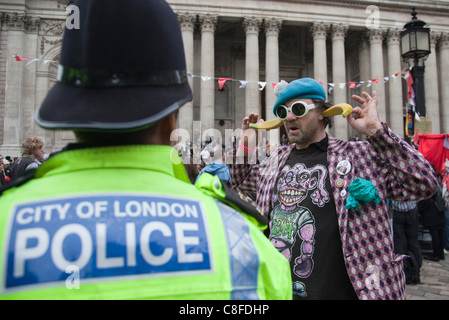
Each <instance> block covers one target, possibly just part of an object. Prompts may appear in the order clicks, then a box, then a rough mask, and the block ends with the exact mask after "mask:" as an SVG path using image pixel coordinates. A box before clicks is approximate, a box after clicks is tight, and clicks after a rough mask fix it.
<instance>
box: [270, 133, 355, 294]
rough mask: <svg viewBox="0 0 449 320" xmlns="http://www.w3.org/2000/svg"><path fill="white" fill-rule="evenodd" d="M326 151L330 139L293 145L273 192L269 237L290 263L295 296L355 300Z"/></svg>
mask: <svg viewBox="0 0 449 320" xmlns="http://www.w3.org/2000/svg"><path fill="white" fill-rule="evenodd" d="M326 151H327V137H326V138H325V139H323V140H322V141H320V142H319V143H314V144H312V145H310V146H309V147H308V148H307V149H301V150H298V149H294V150H293V151H292V153H291V155H290V157H289V159H288V160H287V162H286V164H285V166H284V168H283V169H282V171H281V173H280V174H279V177H278V180H277V182H276V185H275V189H274V192H273V200H272V203H271V205H272V210H271V212H270V240H271V242H272V243H273V244H274V246H275V247H276V248H277V249H278V250H279V251H280V252H281V253H282V254H283V255H284V256H285V257H286V258H287V259H288V260H289V261H290V267H291V271H292V279H293V298H294V299H315V300H316V299H332V300H337V299H345V300H347V299H357V297H356V294H355V292H354V289H353V287H352V285H351V283H350V281H349V277H348V274H347V271H346V268H345V265H344V259H343V253H342V243H341V239H340V233H339V231H338V222H337V215H336V211H335V203H334V198H333V196H332V191H331V186H330V180H329V174H328V170H327V152H326Z"/></svg>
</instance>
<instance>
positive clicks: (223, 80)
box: [218, 78, 232, 90]
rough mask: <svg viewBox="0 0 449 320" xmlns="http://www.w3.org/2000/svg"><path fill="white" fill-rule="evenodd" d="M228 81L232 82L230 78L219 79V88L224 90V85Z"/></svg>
mask: <svg viewBox="0 0 449 320" xmlns="http://www.w3.org/2000/svg"><path fill="white" fill-rule="evenodd" d="M228 80H232V79H230V78H218V88H220V90H221V89H223V85H224V84H225V82H226V81H228Z"/></svg>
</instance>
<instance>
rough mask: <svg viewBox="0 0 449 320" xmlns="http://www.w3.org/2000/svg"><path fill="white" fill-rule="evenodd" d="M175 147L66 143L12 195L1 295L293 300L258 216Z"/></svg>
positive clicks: (4, 199) (2, 201) (5, 202)
mask: <svg viewBox="0 0 449 320" xmlns="http://www.w3.org/2000/svg"><path fill="white" fill-rule="evenodd" d="M172 150H173V149H172V148H171V147H168V146H120V147H117V146H115V147H95V148H85V149H74V150H67V151H64V152H61V153H59V154H57V155H56V156H54V157H52V158H50V159H49V160H47V161H46V162H45V163H44V164H43V165H42V166H41V167H40V168H39V169H38V170H37V171H36V172H35V173H34V176H33V178H32V179H28V180H27V181H25V180H26V179H25V180H24V181H20V180H19V181H16V184H17V185H18V186H15V187H12V188H9V189H8V190H5V191H4V192H3V194H2V195H1V196H0V248H1V249H0V250H1V254H0V264H1V267H0V273H1V274H0V279H1V280H0V281H1V292H0V299H203V300H204V299H216V300H222V299H223V300H224V299H291V298H292V281H291V275H290V271H289V266H288V261H287V259H285V258H284V257H283V256H282V255H281V254H280V253H279V252H278V251H277V250H276V249H275V248H274V247H273V245H272V244H271V243H270V241H269V240H268V239H267V238H266V237H265V236H264V234H263V232H262V231H261V230H260V229H261V228H260V227H261V225H260V223H261V222H260V221H261V219H260V217H257V216H255V215H254V214H253V216H249V215H246V214H242V213H240V212H239V208H238V206H236V205H235V204H233V203H231V202H229V201H227V200H226V198H227V197H226V194H225V191H224V189H223V187H222V185H220V184H219V182H220V181H219V180H218V178H215V177H212V176H211V175H203V176H204V177H203V178H202V179H201V181H198V183H199V186H198V187H195V186H194V185H192V184H190V183H189V179H188V177H187V174H186V171H185V168H184V166H183V164H182V162H181V160H180V159H179V157H178V156H177V154H176V153H175V152H172ZM199 189H201V190H199ZM227 202H228V203H227ZM226 203H227V204H226ZM256 224H259V226H256ZM262 229H263V226H262Z"/></svg>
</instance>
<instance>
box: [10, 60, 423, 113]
mask: <svg viewBox="0 0 449 320" xmlns="http://www.w3.org/2000/svg"><path fill="white" fill-rule="evenodd" d="M13 58H14V59H15V60H16V61H28V62H27V63H26V65H30V64H32V63H34V62H37V61H40V60H41V59H32V58H27V57H20V56H19V55H18V54H17V53H16V54H15V55H13ZM44 62H45V63H50V62H57V61H52V60H44ZM187 76H188V77H192V78H195V77H197V78H201V80H202V81H209V80H217V81H218V87H219V89H220V90H222V89H223V86H224V84H225V83H226V81H238V82H240V86H239V88H240V89H244V88H246V86H247V85H248V83H249V82H251V81H248V80H237V79H232V78H214V77H210V76H200V75H194V74H192V73H191V72H187ZM399 76H402V77H403V78H404V79H406V80H407V85H408V99H411V101H412V103H411V104H412V105H413V106H414V105H415V102H414V92H413V88H411V84H412V83H413V79H412V77H411V74H410V70H409V69H408V68H405V69H404V70H402V71H401V72H397V73H395V74H392V75H389V76H385V77H384V78H383V83H387V82H388V81H390V79H391V78H393V79H394V80H395V81H396V78H397V77H399ZM380 80H381V79H370V80H366V81H358V82H357V81H349V82H347V83H338V88H340V89H342V90H344V89H345V88H346V85H348V86H347V88H348V89H356V88H360V87H361V86H362V85H366V86H367V87H371V85H372V84H373V83H379V81H380ZM317 81H318V82H319V83H321V84H322V85H323V86H325V83H323V82H322V81H321V79H318V80H317ZM257 83H258V84H259V90H260V91H262V90H264V89H265V87H266V85H267V82H263V81H257ZM277 84H278V82H272V83H271V88H272V89H274V87H275V86H276V85H277ZM327 86H328V93H329V94H332V91H333V90H334V88H335V83H331V82H329V83H327ZM418 118H419V117H418Z"/></svg>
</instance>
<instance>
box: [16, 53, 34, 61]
mask: <svg viewBox="0 0 449 320" xmlns="http://www.w3.org/2000/svg"><path fill="white" fill-rule="evenodd" d="M13 57H14V58H15V59H16V61H24V60H31V58H22V57H19V56H18V55H17V53H16V54H15V55H14V56H13Z"/></svg>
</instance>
